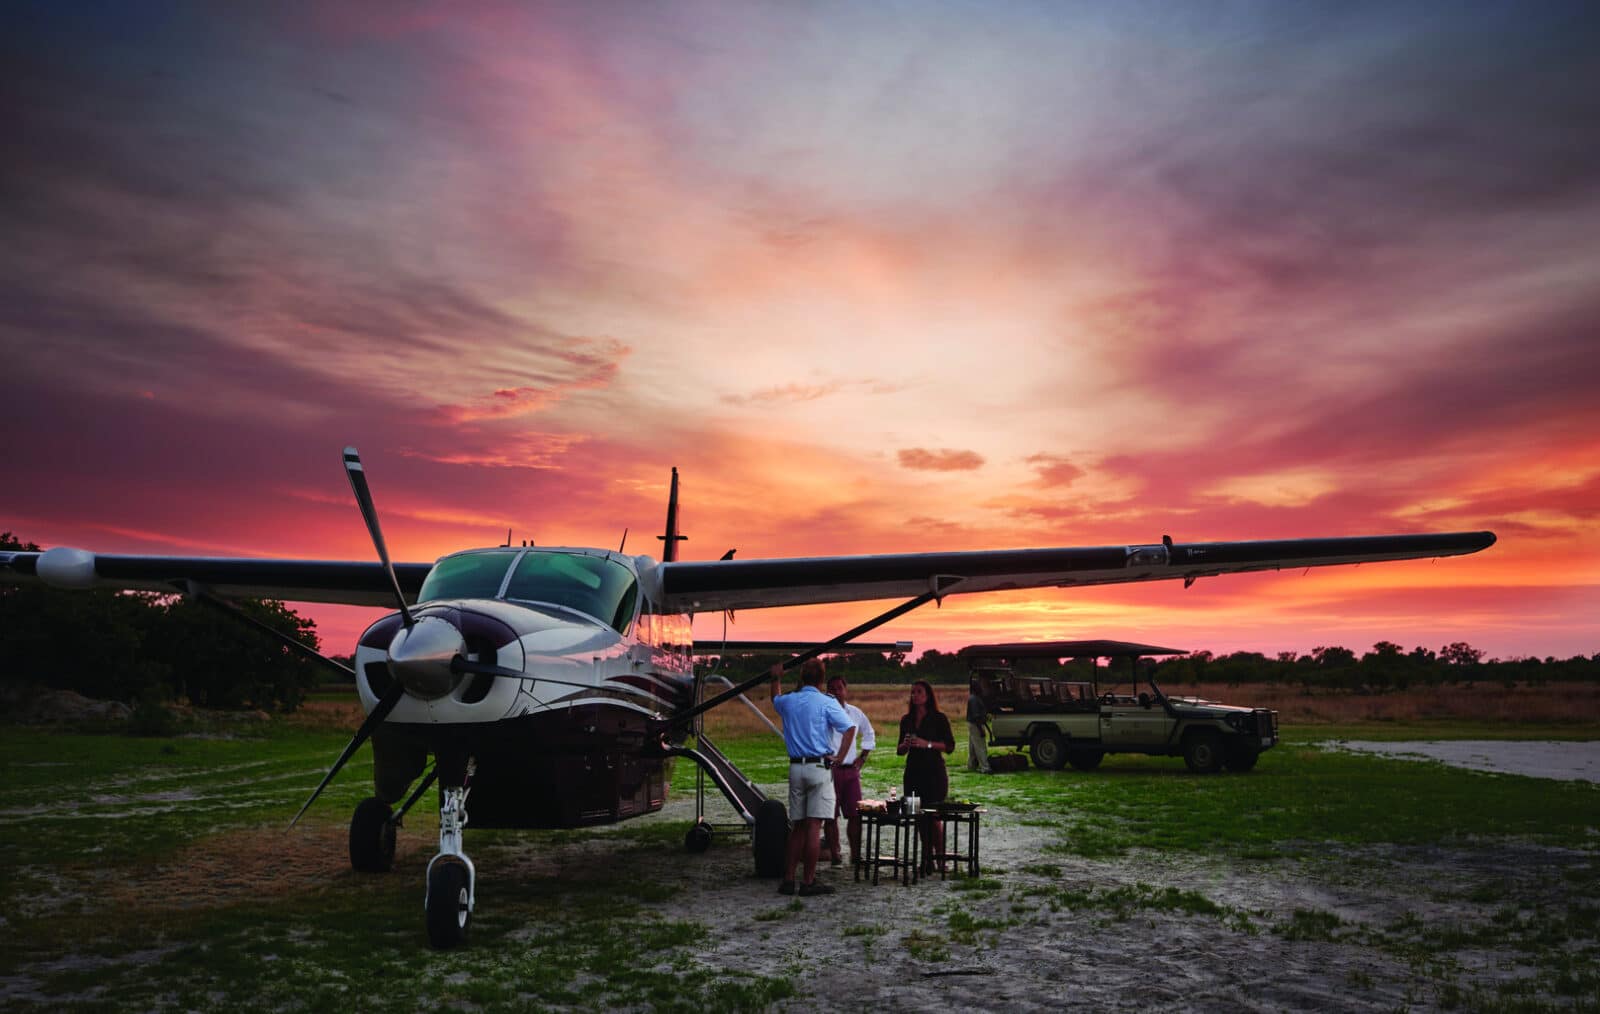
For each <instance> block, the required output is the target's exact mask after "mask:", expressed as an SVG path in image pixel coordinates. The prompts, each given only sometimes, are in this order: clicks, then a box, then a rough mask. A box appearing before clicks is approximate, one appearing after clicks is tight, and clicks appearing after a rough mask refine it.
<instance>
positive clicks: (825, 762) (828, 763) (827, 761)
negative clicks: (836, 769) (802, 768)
mask: <svg viewBox="0 0 1600 1014" xmlns="http://www.w3.org/2000/svg"><path fill="white" fill-rule="evenodd" d="M789 763H790V764H821V765H822V766H823V767H825V768H831V767H833V758H832V757H790V758H789Z"/></svg>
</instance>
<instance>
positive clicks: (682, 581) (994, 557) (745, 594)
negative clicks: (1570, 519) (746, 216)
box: [660, 532, 1495, 613]
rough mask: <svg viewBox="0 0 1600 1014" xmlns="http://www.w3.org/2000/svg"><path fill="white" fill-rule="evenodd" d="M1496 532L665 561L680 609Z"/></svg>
mask: <svg viewBox="0 0 1600 1014" xmlns="http://www.w3.org/2000/svg"><path fill="white" fill-rule="evenodd" d="M1494 541H1495V537H1494V533H1493V532H1451V533H1444V534H1424V535H1374V536H1360V537H1354V538H1334V539H1282V540H1273V541H1257V542H1190V543H1174V542H1171V541H1170V540H1166V541H1163V542H1158V543H1154V544H1151V545H1127V546H1086V547H1076V548H1063V549H1008V550H997V551H987V552H962V553H900V554H892V555H882V556H820V557H809V558H800V559H787V560H708V561H704V562H699V561H695V562H689V561H676V562H672V563H663V564H662V565H661V567H660V577H661V588H662V603H663V605H664V606H665V607H666V608H667V609H668V610H669V611H673V612H691V613H693V612H709V611H712V610H719V609H760V608H764V607H768V606H798V605H812V604H816V603H823V602H854V601H859V600H863V599H883V598H911V597H913V596H916V595H920V594H922V593H924V592H929V591H932V592H935V593H937V594H939V595H941V596H942V595H946V594H951V595H955V594H964V593H967V592H985V591H1006V590H1010V589H1016V588H1073V587H1078V586H1080V585H1096V584H1120V583H1124V582H1135V581H1155V580H1161V579H1170V578H1183V579H1184V581H1185V583H1188V582H1190V581H1193V580H1195V579H1196V578H1201V577H1212V576H1215V575H1218V574H1237V573H1242V572H1245V571H1252V570H1284V569H1299V568H1302V567H1327V566H1332V565H1335V564H1344V563H1370V562H1377V561H1383V560H1414V559H1425V558H1428V557H1439V556H1461V555H1464V554H1467V553H1476V552H1478V551H1479V550H1482V549H1487V548H1489V547H1490V546H1492V545H1494Z"/></svg>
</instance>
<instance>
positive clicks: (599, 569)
mask: <svg viewBox="0 0 1600 1014" xmlns="http://www.w3.org/2000/svg"><path fill="white" fill-rule="evenodd" d="M637 588H638V581H637V580H635V578H634V576H633V571H631V570H629V569H628V568H627V567H624V566H623V565H622V564H620V563H616V562H614V561H612V560H607V559H605V558H604V557H600V556H580V555H578V554H576V553H541V552H530V553H528V555H527V556H524V557H523V558H522V562H521V563H519V564H517V569H516V572H515V573H513V574H512V575H511V584H510V585H508V586H507V587H506V598H508V599H522V600H524V601H528V602H552V603H555V604H556V605H561V606H567V607H569V608H572V609H576V610H578V611H579V612H584V613H588V614H589V615H590V616H593V617H594V618H596V619H598V620H601V621H603V622H605V623H609V624H610V625H611V627H612V629H614V630H616V631H617V632H618V633H621V632H622V631H624V630H626V629H627V626H628V622H629V621H630V620H632V619H633V606H634V599H635V598H637V597H638V594H637Z"/></svg>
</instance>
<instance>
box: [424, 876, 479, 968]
mask: <svg viewBox="0 0 1600 1014" xmlns="http://www.w3.org/2000/svg"><path fill="white" fill-rule="evenodd" d="M468 879H469V878H468V875H467V867H466V866H465V865H464V864H463V863H461V862H458V861H455V860H453V859H451V858H449V857H445V858H441V859H439V860H437V861H436V862H435V863H434V864H433V869H432V871H430V872H429V873H428V943H429V944H430V945H431V946H432V947H433V948H434V949H435V950H441V951H442V950H447V949H448V948H451V947H455V946H457V945H459V944H462V943H465V942H466V939H467V928H468V927H469V926H470V925H471V924H472V910H471V909H470V908H469V907H468V906H467V899H468V897H470V895H469V890H470V888H469V886H468Z"/></svg>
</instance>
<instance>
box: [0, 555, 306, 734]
mask: <svg viewBox="0 0 1600 1014" xmlns="http://www.w3.org/2000/svg"><path fill="white" fill-rule="evenodd" d="M38 548H39V547H38V546H36V545H34V544H33V543H31V542H23V541H22V540H21V539H19V538H18V537H16V536H15V535H13V534H12V533H11V532H0V550H6V549H19V550H29V551H37V550H38ZM237 605H238V606H239V608H240V609H242V610H244V612H245V613H247V614H248V615H250V616H251V617H253V618H254V619H256V620H258V621H260V622H262V623H265V624H266V625H267V626H269V627H271V628H272V629H274V630H278V631H281V632H283V633H285V634H287V635H289V636H290V637H293V638H294V639H295V640H297V641H299V642H300V643H301V644H304V645H305V646H307V647H308V648H312V649H316V648H317V647H318V639H317V633H316V623H315V621H313V620H311V619H309V618H307V617H304V616H301V615H300V614H299V613H296V612H295V611H294V610H293V609H290V608H289V607H288V606H285V605H284V604H283V603H282V602H273V601H255V600H250V601H241V602H238V603H237ZM326 671H327V670H326V669H325V667H323V666H320V665H318V664H317V663H315V662H313V661H311V660H310V659H307V658H305V657H304V656H302V655H300V654H297V653H296V652H294V651H293V650H292V649H290V648H289V647H288V646H287V645H285V644H283V643H282V642H281V641H278V640H277V639H275V638H273V637H271V636H270V635H268V634H266V633H263V632H262V631H259V630H256V629H254V628H253V627H251V626H249V625H248V624H246V623H243V622H241V621H240V620H239V619H237V618H236V617H232V616H228V615H226V614H225V613H223V612H222V611H220V610H219V609H218V608H217V607H215V606H211V605H206V604H204V603H201V602H197V601H194V600H191V599H187V598H184V597H183V596H181V595H176V594H174V595H158V594H153V593H142V592H141V593H127V592H115V591H85V592H60V591H56V590H54V589H50V588H45V587H43V586H40V585H6V584H0V678H4V679H6V680H7V681H10V682H18V683H32V684H35V685H39V686H45V687H51V688H54V689H61V690H73V691H76V692H78V693H80V694H83V695H85V696H87V697H94V698H99V699H102V700H117V701H124V702H126V703H128V704H141V703H147V702H151V701H173V700H187V701H188V702H189V703H191V704H195V705H198V706H200V707H205V708H260V709H263V710H269V711H292V710H294V709H295V708H296V707H298V706H299V705H300V703H301V702H302V701H303V700H304V699H305V694H306V691H308V690H309V689H311V688H312V687H315V686H316V685H317V684H319V683H321V682H322V680H323V676H324V674H325V672H326Z"/></svg>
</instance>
